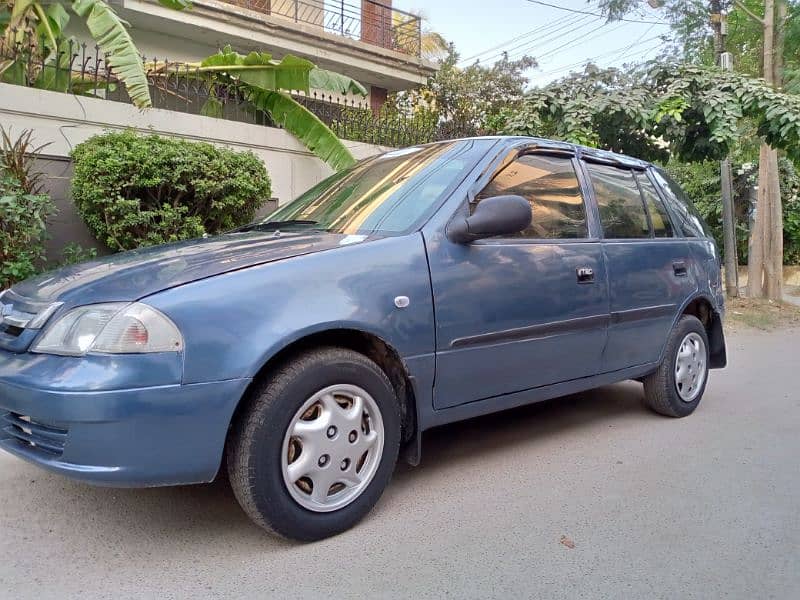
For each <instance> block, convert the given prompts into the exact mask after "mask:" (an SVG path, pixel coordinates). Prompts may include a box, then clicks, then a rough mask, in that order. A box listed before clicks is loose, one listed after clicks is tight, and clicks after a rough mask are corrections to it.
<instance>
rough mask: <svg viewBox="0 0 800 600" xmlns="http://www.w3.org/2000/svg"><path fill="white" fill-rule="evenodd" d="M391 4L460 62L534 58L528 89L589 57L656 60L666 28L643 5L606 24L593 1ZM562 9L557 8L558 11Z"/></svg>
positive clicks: (420, 0) (606, 62)
mask: <svg viewBox="0 0 800 600" xmlns="http://www.w3.org/2000/svg"><path fill="white" fill-rule="evenodd" d="M546 4H551V5H554V6H545V5H544V4H540V3H538V2H535V1H533V0H492V1H485V0H483V1H482V0H394V2H393V6H394V7H395V8H398V9H401V10H407V11H411V12H415V13H417V12H419V13H421V14H422V16H423V18H424V19H425V21H426V22H427V24H428V26H429V27H430V29H432V30H434V31H438V32H439V33H441V34H442V35H443V36H444V37H445V38H446V39H447V40H448V41H451V42H453V43H454V44H455V47H456V50H457V51H458V52H459V54H460V55H461V58H462V59H464V64H465V65H466V64H469V63H470V62H474V61H475V59H476V58H477V59H479V60H480V61H481V62H482V63H489V64H491V63H493V62H495V61H496V60H498V59H499V58H500V56H501V54H500V53H501V52H502V51H503V50H507V51H508V53H509V58H511V59H513V58H517V57H519V56H521V55H523V54H529V55H532V56H533V57H535V58H536V59H537V61H538V63H539V66H538V67H537V68H535V69H532V70H530V71H529V72H528V73H527V76H528V78H529V79H530V84H529V85H531V86H535V85H542V84H545V83H547V82H549V81H552V80H554V79H558V78H560V77H563V76H565V75H568V74H569V72H570V71H571V70H577V71H580V70H581V69H582V66H583V64H585V63H586V62H587V61H588V60H590V59H592V60H593V61H594V62H595V63H596V64H598V65H599V66H601V67H611V66H621V65H622V64H624V63H627V62H631V61H634V60H644V59H648V58H654V57H655V55H656V54H657V53H658V50H659V49H660V47H661V45H662V42H661V41H660V40H659V38H658V36H659V35H660V34H663V33H666V32H667V31H668V30H669V27H668V26H667V25H666V24H663V23H659V22H660V21H662V17H661V15H659V13H658V11H656V10H653V9H651V8H650V7H648V6H647V3H646V2H644V1H643V2H642V8H641V9H640V10H639V11H638V12H637V13H632V14H630V15H628V17H627V18H628V19H631V21H645V22H616V23H606V22H605V19H604V18H602V17H599V16H592V15H586V14H579V13H575V12H570V10H564V9H571V10H577V11H587V12H594V13H599V10H598V8H597V5H596V2H594V1H592V2H588V3H587V1H586V0H547V1H546ZM559 7H560V8H559Z"/></svg>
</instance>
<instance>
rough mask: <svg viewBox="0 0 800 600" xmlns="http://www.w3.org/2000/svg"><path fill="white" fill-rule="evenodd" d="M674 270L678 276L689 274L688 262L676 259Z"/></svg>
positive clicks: (673, 264) (673, 265)
mask: <svg viewBox="0 0 800 600" xmlns="http://www.w3.org/2000/svg"><path fill="white" fill-rule="evenodd" d="M672 272H673V273H675V275H677V276H678V277H686V275H688V274H689V272H688V271H687V270H686V263H685V262H684V261H682V260H676V261H675V262H674V263H672Z"/></svg>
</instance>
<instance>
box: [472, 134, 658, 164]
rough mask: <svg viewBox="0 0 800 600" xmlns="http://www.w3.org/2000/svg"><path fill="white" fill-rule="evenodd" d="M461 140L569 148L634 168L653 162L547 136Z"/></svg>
mask: <svg viewBox="0 0 800 600" xmlns="http://www.w3.org/2000/svg"><path fill="white" fill-rule="evenodd" d="M458 139H460V140H475V139H478V140H497V141H498V142H501V143H504V144H506V145H512V146H516V145H518V144H520V143H530V145H532V146H537V147H540V148H543V149H552V150H567V151H571V152H574V153H575V154H576V155H577V156H579V157H582V158H587V159H589V160H591V161H593V162H601V163H606V164H613V165H619V166H625V167H629V168H634V169H646V168H647V167H649V166H650V165H651V163H649V162H647V161H645V160H641V159H639V158H634V157H633V156H628V155H626V154H618V153H616V152H610V151H608V150H600V149H599V148H591V147H589V146H582V145H580V144H573V143H571V142H564V141H560V140H550V139H547V138H540V137H534V136H522V135H484V136H475V137H466V138H458Z"/></svg>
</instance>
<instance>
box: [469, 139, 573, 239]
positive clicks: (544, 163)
mask: <svg viewBox="0 0 800 600" xmlns="http://www.w3.org/2000/svg"><path fill="white" fill-rule="evenodd" d="M507 194H513V195H517V196H522V197H523V198H526V199H527V200H528V202H530V203H531V209H532V210H533V222H532V223H531V226H530V227H528V229H526V230H525V231H522V232H520V233H518V234H516V235H514V236H511V237H516V238H531V239H570V238H585V237H587V231H588V230H587V227H586V208H585V207H584V204H583V196H582V195H581V188H580V184H579V183H578V178H577V176H576V175H575V168H574V167H573V165H572V159H571V158H565V157H559V156H546V155H543V154H526V155H523V156H520V157H519V158H517V159H516V160H515V161H514V162H512V163H511V164H509V165H508V166H506V167H505V168H503V169H502V170H501V171H500V172H498V173H497V174H496V175H495V176H494V178H493V179H492V181H491V182H489V184H488V185H487V186H486V187H485V188H483V190H481V192H480V194H478V196H477V197H476V199H475V200H476V202H480V201H481V200H483V199H484V198H491V197H493V196H503V195H507ZM473 210H474V205H473Z"/></svg>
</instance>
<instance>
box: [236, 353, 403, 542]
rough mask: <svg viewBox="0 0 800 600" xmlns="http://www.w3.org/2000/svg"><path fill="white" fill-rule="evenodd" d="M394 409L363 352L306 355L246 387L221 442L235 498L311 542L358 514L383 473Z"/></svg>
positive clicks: (384, 480) (379, 488)
mask: <svg viewBox="0 0 800 600" xmlns="http://www.w3.org/2000/svg"><path fill="white" fill-rule="evenodd" d="M399 446H400V412H399V407H398V404H397V398H396V396H395V393H394V389H393V388H392V385H391V383H390V382H389V380H388V379H387V377H386V375H385V374H384V373H383V371H382V370H381V369H380V367H378V366H377V365H376V364H375V363H374V362H372V361H371V360H369V359H368V358H366V357H365V356H363V355H361V354H359V353H357V352H354V351H352V350H347V349H343V348H323V349H319V350H314V351H311V352H307V353H305V354H302V355H300V356H298V357H297V358H295V359H294V360H292V361H290V362H288V363H286V364H284V365H283V366H282V367H281V368H279V369H278V370H277V371H276V372H275V373H274V374H273V375H272V376H271V377H269V378H268V379H267V380H265V382H264V383H263V384H262V385H261V386H260V387H259V388H257V389H256V390H255V392H254V394H253V396H252V400H251V404H250V406H249V407H248V409H247V410H246V411H245V412H244V413H243V415H242V416H241V417H240V419H239V422H238V423H235V424H234V429H233V431H232V434H231V437H230V439H229V442H228V472H229V476H230V481H231V487H232V488H233V491H234V494H235V495H236V498H237V499H238V500H239V503H240V504H241V505H242V508H244V510H245V512H246V513H247V514H248V515H249V516H250V518H252V519H253V520H254V521H255V522H256V523H257V524H259V525H261V526H262V527H263V528H265V529H267V530H268V531H270V532H273V533H277V534H279V535H281V536H283V537H287V538H291V539H296V540H301V541H311V540H317V539H321V538H325V537H328V536H331V535H335V534H337V533H340V532H342V531H344V530H346V529H348V528H350V527H352V526H353V525H354V524H355V523H357V522H358V521H359V520H361V519H362V518H363V517H364V516H365V515H366V514H367V513H368V512H369V511H370V509H371V508H372V507H373V505H374V504H375V503H376V502H377V501H378V498H380V496H381V494H382V492H383V490H384V488H385V487H386V485H387V484H388V482H389V479H390V478H391V475H392V471H393V470H394V466H395V463H396V461H397V453H398V449H399Z"/></svg>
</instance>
